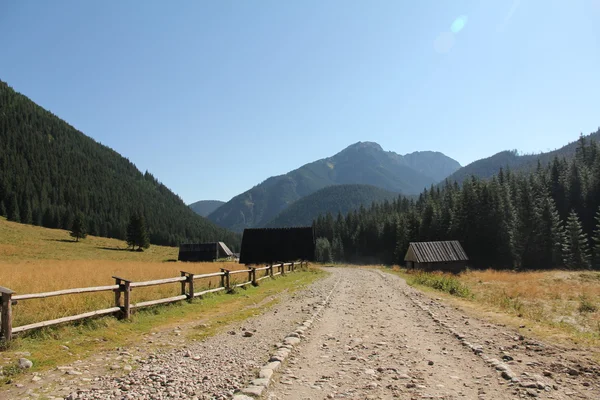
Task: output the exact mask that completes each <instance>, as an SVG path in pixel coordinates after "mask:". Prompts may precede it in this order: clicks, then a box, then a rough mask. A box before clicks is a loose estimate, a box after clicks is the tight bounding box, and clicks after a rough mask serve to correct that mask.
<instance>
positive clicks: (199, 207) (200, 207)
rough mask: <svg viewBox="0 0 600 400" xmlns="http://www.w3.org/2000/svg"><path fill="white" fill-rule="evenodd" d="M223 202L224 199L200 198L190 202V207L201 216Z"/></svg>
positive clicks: (204, 215)
mask: <svg viewBox="0 0 600 400" xmlns="http://www.w3.org/2000/svg"><path fill="white" fill-rule="evenodd" d="M223 204H225V202H224V201H220V200H200V201H197V202H195V203H192V204H190V206H189V207H190V208H191V209H192V210H194V212H195V213H196V214H198V215H200V216H202V217H206V216H207V215H208V214H210V213H211V212H213V211H215V210H216V209H217V208H219V207H221V206H222V205H223Z"/></svg>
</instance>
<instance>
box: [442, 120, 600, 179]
mask: <svg viewBox="0 0 600 400" xmlns="http://www.w3.org/2000/svg"><path fill="white" fill-rule="evenodd" d="M585 137H586V138H588V139H593V140H595V141H600V128H599V129H598V130H597V131H596V132H593V133H590V134H589V135H586V136H585ZM576 148H577V141H574V142H571V143H569V144H567V145H565V146H563V147H561V148H559V149H557V150H553V151H549V152H546V153H539V154H526V155H519V154H518V153H517V152H516V151H501V152H500V153H497V154H494V155H493V156H491V157H488V158H483V159H481V160H477V161H474V162H472V163H471V164H469V165H466V166H464V167H462V168H461V169H459V170H458V171H456V172H454V173H453V174H452V175H450V176H448V180H450V181H451V182H452V181H457V182H458V183H462V182H463V181H464V180H465V179H466V178H468V177H470V176H471V175H475V176H476V177H478V178H491V177H492V176H493V175H495V174H497V173H498V171H499V170H500V168H506V167H507V166H508V167H509V168H510V169H511V170H512V171H523V172H527V171H532V170H533V169H534V168H536V166H537V161H538V160H540V163H541V164H542V165H543V166H545V165H548V164H549V163H550V162H551V161H552V160H553V159H554V157H557V156H558V157H566V158H572V157H573V156H575V150H576Z"/></svg>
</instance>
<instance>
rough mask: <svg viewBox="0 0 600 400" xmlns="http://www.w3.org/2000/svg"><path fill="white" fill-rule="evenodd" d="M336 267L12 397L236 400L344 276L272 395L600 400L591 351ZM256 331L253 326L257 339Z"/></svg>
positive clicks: (376, 274)
mask: <svg viewBox="0 0 600 400" xmlns="http://www.w3.org/2000/svg"><path fill="white" fill-rule="evenodd" d="M328 270H329V271H330V272H331V275H330V276H329V277H327V278H325V279H322V280H320V281H318V282H316V283H314V284H313V285H311V286H310V287H309V288H307V289H306V290H303V291H300V292H297V293H295V294H294V295H291V296H289V295H283V297H282V301H281V303H280V304H278V305H276V306H274V307H273V308H272V309H271V310H270V311H268V312H266V313H265V314H263V315H261V316H257V317H254V318H251V319H249V320H247V321H245V322H244V323H243V324H240V323H238V324H236V325H234V326H231V327H229V328H227V329H226V330H225V331H224V332H223V333H221V334H219V335H216V336H214V337H212V338H209V339H208V340H206V341H204V342H201V343H200V342H189V341H186V340H185V339H184V337H185V335H184V334H185V330H186V329H194V326H189V327H187V326H186V327H180V329H178V330H177V331H168V332H160V333H157V334H155V335H153V336H152V338H150V337H149V338H148V340H147V342H150V341H152V342H154V341H161V340H162V341H173V342H174V344H175V345H176V348H171V347H168V348H165V349H162V350H158V351H155V350H152V352H150V351H149V350H148V346H146V344H147V342H146V343H141V344H140V345H139V346H137V347H134V348H128V349H120V350H117V351H115V352H114V353H111V354H103V355H99V357H97V358H95V359H91V360H85V361H81V362H79V363H75V364H73V365H71V366H70V367H72V368H73V369H68V368H69V367H67V369H65V368H61V369H58V370H56V371H51V372H48V373H44V374H40V375H39V379H38V380H37V382H32V383H30V384H27V385H25V386H24V387H22V388H15V389H11V392H6V391H5V392H0V396H2V395H9V396H11V397H6V398H11V399H12V398H34V397H36V396H38V395H40V394H41V395H43V396H45V397H46V398H49V397H50V398H51V396H57V397H59V398H64V397H65V396H66V397H68V398H80V399H111V398H112V399H126V398H130V399H171V398H181V399H183V398H190V399H193V398H196V399H210V398H219V399H220V398H223V399H224V398H229V397H231V395H232V394H233V393H234V392H235V391H236V389H240V388H242V387H244V386H246V385H247V384H248V383H249V382H250V381H251V380H252V379H253V378H255V377H256V373H257V370H258V368H259V367H260V366H261V365H263V364H265V362H266V361H267V360H268V358H269V355H270V354H271V353H272V352H273V350H274V348H275V345H276V344H277V343H278V342H281V340H282V339H283V338H284V337H285V336H286V335H287V334H288V333H289V332H292V331H293V330H294V327H295V326H297V325H298V324H299V323H301V322H302V321H303V320H305V319H306V318H307V316H308V315H310V314H311V313H312V312H313V310H314V309H316V308H317V307H318V306H319V304H320V303H321V302H322V301H323V299H324V298H325V297H326V296H327V295H328V294H329V292H331V289H332V288H333V287H334V285H335V283H336V282H339V283H338V285H337V287H336V289H335V291H334V293H333V295H332V296H331V298H330V302H329V304H328V305H327V307H326V308H325V309H324V310H323V312H322V313H321V314H320V317H318V318H317V320H316V321H315V322H314V324H313V325H312V327H311V328H310V329H309V330H308V331H306V333H305V335H304V337H303V340H302V341H301V343H300V344H299V345H297V346H296V347H295V348H294V350H293V352H292V353H291V355H290V356H289V358H288V359H287V360H286V362H285V363H284V365H283V367H282V368H281V369H280V370H278V371H277V372H276V373H275V375H274V377H273V380H272V382H271V385H270V386H269V388H268V390H267V392H266V393H265V394H263V397H264V398H267V399H329V398H347V399H365V398H372V399H380V398H381V399H388V398H402V399H424V398H436V399H459V398H460V399H507V398H529V397H539V398H544V399H573V398H575V399H598V398H600V368H599V366H598V365H597V364H595V363H594V362H592V361H591V360H590V359H589V357H588V355H587V354H585V353H583V352H578V351H576V350H567V349H562V348H558V347H556V346H551V345H547V344H544V343H540V342H538V341H535V340H532V339H530V338H526V337H523V336H519V334H518V333H516V332H514V331H512V330H511V329H509V328H506V327H502V326H497V325H493V324H489V323H486V322H483V321H480V320H477V319H474V318H470V317H467V316H466V315H464V314H463V313H461V312H460V311H458V310H456V309H454V308H452V307H449V306H446V305H444V304H443V303H441V302H440V301H437V300H433V299H431V298H430V297H428V296H426V295H424V294H422V293H421V292H419V291H417V290H415V289H413V288H411V287H409V286H407V285H406V283H405V282H404V280H402V279H401V278H399V277H397V276H395V275H390V274H387V273H383V272H380V271H378V270H366V269H356V268H328ZM286 296H288V297H286ZM197 325H198V323H196V326H197ZM244 332H250V333H248V334H247V335H248V337H245V336H244ZM182 333H183V334H182ZM233 333H235V334H233ZM250 334H252V336H250ZM112 364H117V365H115V366H120V365H131V366H133V368H134V369H133V371H131V372H128V373H127V374H125V375H123V370H121V369H120V368H115V369H114V370H112V371H111V370H110V366H111V365H112ZM100 367H102V369H100ZM107 367H108V368H107ZM69 371H75V373H73V372H69ZM101 371H102V372H101ZM107 371H109V372H110V373H107ZM114 374H119V375H121V376H111V375H114ZM511 378H512V379H511ZM61 380H62V381H61ZM52 381H54V382H55V384H54V387H52V384H51V383H52Z"/></svg>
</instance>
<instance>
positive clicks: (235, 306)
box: [1, 267, 326, 372]
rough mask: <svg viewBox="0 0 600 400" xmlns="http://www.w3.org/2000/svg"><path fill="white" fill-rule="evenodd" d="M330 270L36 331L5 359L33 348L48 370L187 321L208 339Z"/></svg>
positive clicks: (196, 335)
mask: <svg viewBox="0 0 600 400" xmlns="http://www.w3.org/2000/svg"><path fill="white" fill-rule="evenodd" d="M325 275H326V273H325V272H323V271H321V270H319V269H316V268H311V267H309V268H308V269H306V270H298V271H297V272H294V273H291V274H287V275H286V276H284V277H276V278H275V279H273V280H271V279H265V280H262V281H261V282H260V286H258V287H252V286H250V287H248V288H247V289H245V290H244V289H239V288H238V289H236V290H235V292H234V293H231V294H225V293H220V294H212V295H207V296H206V297H204V298H203V299H194V300H193V301H192V302H186V301H183V302H178V303H174V304H171V305H166V306H164V305H163V306H156V307H152V308H148V309H142V310H138V311H136V312H135V313H134V314H133V317H132V319H131V320H130V321H120V320H117V319H116V318H113V317H102V318H97V319H90V320H83V321H82V322H80V323H75V324H67V325H62V326H56V327H48V328H43V329H40V330H36V331H32V332H31V333H29V334H25V335H23V336H20V337H17V338H16V339H15V340H14V341H13V342H12V343H11V344H10V347H9V349H8V350H6V351H5V352H3V353H2V357H3V361H2V362H1V364H3V365H4V366H7V367H8V368H9V369H10V368H12V366H14V365H15V363H16V361H17V360H18V359H19V358H20V357H22V354H23V352H28V353H30V354H31V355H30V356H27V358H28V359H30V360H31V361H33V365H34V366H33V368H32V369H31V370H30V371H31V372H35V371H41V370H46V369H49V368H52V367H55V366H56V365H61V364H66V363H69V362H73V361H75V360H78V359H84V358H86V357H89V356H91V355H93V354H96V353H99V352H102V351H106V350H111V349H112V350H114V349H115V348H117V347H125V346H128V345H135V344H136V343H139V342H141V341H143V337H144V335H146V334H148V333H151V332H157V331H162V330H167V329H170V328H172V327H174V326H179V325H184V324H187V323H196V322H197V323H198V325H196V326H195V327H194V328H193V329H191V330H190V331H189V334H188V335H187V337H188V338H190V339H192V340H202V339H205V338H207V337H209V336H212V335H214V334H216V333H219V332H220V331H221V330H222V329H223V328H224V327H226V326H227V325H228V324H231V323H233V322H237V321H242V320H244V319H246V318H249V317H252V316H256V315H260V314H261V313H263V312H265V311H266V310H268V309H269V308H270V307H271V306H273V305H274V304H276V303H277V302H278V300H277V299H276V298H275V296H276V295H278V294H280V293H282V292H285V291H287V292H294V291H296V290H299V289H301V288H303V287H306V286H307V285H309V284H311V283H312V282H314V281H315V280H317V279H319V278H322V277H324V276H325ZM63 346H67V347H68V349H66V348H65V347H63Z"/></svg>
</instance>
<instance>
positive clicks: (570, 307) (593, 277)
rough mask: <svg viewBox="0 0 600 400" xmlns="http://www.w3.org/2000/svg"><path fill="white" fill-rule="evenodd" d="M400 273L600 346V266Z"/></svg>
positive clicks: (476, 306) (518, 321) (470, 303)
mask: <svg viewBox="0 0 600 400" xmlns="http://www.w3.org/2000/svg"><path fill="white" fill-rule="evenodd" d="M400 273H401V274H402V276H403V277H405V278H406V279H407V281H408V282H409V283H410V284H412V285H414V286H417V287H421V288H423V287H429V288H434V289H436V290H437V291H439V292H445V293H447V294H450V295H452V297H454V298H455V299H457V300H456V301H457V302H460V303H462V304H463V305H466V306H467V307H469V308H471V309H473V310H477V311H479V312H484V313H485V312H488V313H497V315H496V316H497V317H498V316H500V317H501V316H502V315H504V316H506V317H507V318H506V319H504V320H503V322H507V323H512V324H513V325H517V326H523V325H526V326H527V327H528V329H533V330H536V331H537V333H538V334H539V335H541V336H546V337H549V336H552V337H554V338H556V339H559V340H563V339H566V340H569V341H571V342H575V343H582V344H587V345H593V346H600V272H594V271H535V272H511V271H494V270H485V271H468V272H465V273H462V274H460V275H458V276H455V275H450V274H419V273H408V272H407V271H406V270H400ZM442 281H444V283H442Z"/></svg>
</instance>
